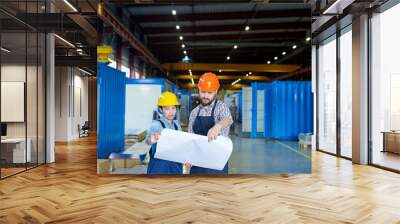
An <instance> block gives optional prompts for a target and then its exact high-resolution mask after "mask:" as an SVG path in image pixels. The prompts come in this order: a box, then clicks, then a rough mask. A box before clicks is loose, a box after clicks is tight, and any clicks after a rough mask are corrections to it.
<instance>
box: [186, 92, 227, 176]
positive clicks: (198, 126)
mask: <svg viewBox="0 0 400 224" xmlns="http://www.w3.org/2000/svg"><path fill="white" fill-rule="evenodd" d="M216 106H217V100H215V103H214V106H213V108H212V111H211V116H199V115H200V110H201V108H199V112H198V113H197V117H196V119H195V121H194V123H193V132H194V133H195V134H198V135H203V136H207V134H208V130H210V129H211V128H212V127H214V125H215V120H214V110H215V107H216ZM190 174H228V163H226V164H225V167H224V169H223V170H214V169H208V168H203V167H198V166H192V168H191V169H190Z"/></svg>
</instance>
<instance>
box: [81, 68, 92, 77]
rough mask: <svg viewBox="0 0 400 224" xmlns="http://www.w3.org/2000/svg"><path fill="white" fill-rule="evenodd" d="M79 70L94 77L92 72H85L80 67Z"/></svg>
mask: <svg viewBox="0 0 400 224" xmlns="http://www.w3.org/2000/svg"><path fill="white" fill-rule="evenodd" d="M78 70H79V71H81V72H83V73H85V74H87V75H92V73H90V72H88V71H85V70H83V69H81V68H79V67H78Z"/></svg>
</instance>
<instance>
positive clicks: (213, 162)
mask: <svg viewBox="0 0 400 224" xmlns="http://www.w3.org/2000/svg"><path fill="white" fill-rule="evenodd" d="M232 148H233V145H232V141H231V140H230V139H229V138H227V137H223V136H218V138H217V139H216V140H214V141H211V142H208V138H207V136H202V135H196V134H191V133H186V132H181V131H175V130H171V129H167V128H166V129H164V130H163V131H162V132H161V138H160V139H159V140H158V142H157V150H156V153H155V155H154V157H155V158H158V159H163V160H169V161H174V162H179V163H184V162H189V163H191V164H192V165H194V166H199V167H204V168H210V169H216V170H222V169H223V168H224V166H225V164H226V163H227V162H228V160H229V157H230V156H231V153H232Z"/></svg>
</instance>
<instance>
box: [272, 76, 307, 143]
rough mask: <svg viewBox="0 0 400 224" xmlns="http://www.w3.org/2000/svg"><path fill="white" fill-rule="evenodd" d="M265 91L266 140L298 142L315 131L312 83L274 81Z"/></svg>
mask: <svg viewBox="0 0 400 224" xmlns="http://www.w3.org/2000/svg"><path fill="white" fill-rule="evenodd" d="M264 91H265V92H264V94H265V98H264V103H265V105H264V108H265V110H264V137H266V138H274V139H287V140H297V138H298V135H299V134H300V133H312V132H313V95H312V91H311V82H297V81H275V82H272V83H269V84H266V85H265V86H264Z"/></svg>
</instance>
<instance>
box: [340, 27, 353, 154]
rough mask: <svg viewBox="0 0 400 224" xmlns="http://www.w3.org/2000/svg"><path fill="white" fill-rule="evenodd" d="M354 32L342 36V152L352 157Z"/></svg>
mask: <svg viewBox="0 0 400 224" xmlns="http://www.w3.org/2000/svg"><path fill="white" fill-rule="evenodd" d="M351 48H352V34H351V30H350V31H348V32H346V33H344V34H343V35H341V36H340V122H341V124H340V126H341V133H340V135H341V136H340V143H341V146H340V150H341V151H340V152H341V155H342V156H345V157H349V158H351V156H352V149H351V141H352V138H351V136H352V49H351Z"/></svg>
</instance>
